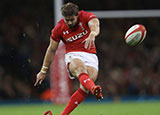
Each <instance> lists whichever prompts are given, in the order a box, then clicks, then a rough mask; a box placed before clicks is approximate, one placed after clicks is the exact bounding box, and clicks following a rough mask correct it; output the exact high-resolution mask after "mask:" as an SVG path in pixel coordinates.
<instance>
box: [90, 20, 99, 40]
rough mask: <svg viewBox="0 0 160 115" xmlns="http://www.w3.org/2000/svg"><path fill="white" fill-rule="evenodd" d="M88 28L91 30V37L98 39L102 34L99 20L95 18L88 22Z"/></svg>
mask: <svg viewBox="0 0 160 115" xmlns="http://www.w3.org/2000/svg"><path fill="white" fill-rule="evenodd" d="M88 26H89V28H90V30H91V33H90V35H92V36H94V37H96V36H97V35H98V34H99V32H100V23H99V19H98V18H93V19H91V20H90V21H89V22H88Z"/></svg>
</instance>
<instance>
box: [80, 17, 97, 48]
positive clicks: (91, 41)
mask: <svg viewBox="0 0 160 115" xmlns="http://www.w3.org/2000/svg"><path fill="white" fill-rule="evenodd" d="M88 26H89V28H90V30H91V32H90V35H89V36H88V38H87V39H85V40H84V41H83V42H82V43H85V48H88V49H90V47H91V45H92V44H93V45H95V43H94V41H95V37H96V36H97V35H98V34H99V32H100V23H99V20H98V18H93V19H91V20H90V21H89V22H88Z"/></svg>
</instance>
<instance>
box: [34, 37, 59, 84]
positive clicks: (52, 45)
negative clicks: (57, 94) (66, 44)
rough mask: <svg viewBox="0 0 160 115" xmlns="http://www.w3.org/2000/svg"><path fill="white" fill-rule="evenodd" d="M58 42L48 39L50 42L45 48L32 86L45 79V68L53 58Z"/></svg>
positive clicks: (46, 68)
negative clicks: (39, 69) (40, 66)
mask: <svg viewBox="0 0 160 115" xmlns="http://www.w3.org/2000/svg"><path fill="white" fill-rule="evenodd" d="M58 44H59V43H58V42H56V41H55V40H53V39H50V44H49V46H48V48H47V51H46V54H45V57H44V60H43V65H42V68H41V71H40V72H39V73H38V74H37V78H36V82H35V84H34V86H36V85H37V84H41V83H42V81H43V80H44V79H45V77H46V73H47V70H48V68H49V66H50V64H51V62H52V60H53V57H54V55H55V52H56V49H57V47H58Z"/></svg>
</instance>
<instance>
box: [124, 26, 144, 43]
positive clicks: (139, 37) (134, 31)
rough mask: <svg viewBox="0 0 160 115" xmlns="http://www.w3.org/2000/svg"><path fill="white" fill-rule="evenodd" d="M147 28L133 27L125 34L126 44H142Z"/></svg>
mask: <svg viewBox="0 0 160 115" xmlns="http://www.w3.org/2000/svg"><path fill="white" fill-rule="evenodd" d="M146 32H147V31H146V28H145V27H144V26H143V25H141V24H136V25H133V26H132V27H130V28H129V29H128V31H127V32H126V34H125V38H124V39H125V42H126V44H128V45H129V46H136V45H138V44H140V43H141V42H142V41H143V40H144V39H145V37H146Z"/></svg>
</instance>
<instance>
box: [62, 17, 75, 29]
mask: <svg viewBox="0 0 160 115" xmlns="http://www.w3.org/2000/svg"><path fill="white" fill-rule="evenodd" d="M77 20H78V16H67V17H64V21H65V23H66V24H67V25H68V27H69V28H73V27H75V26H76V24H77Z"/></svg>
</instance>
